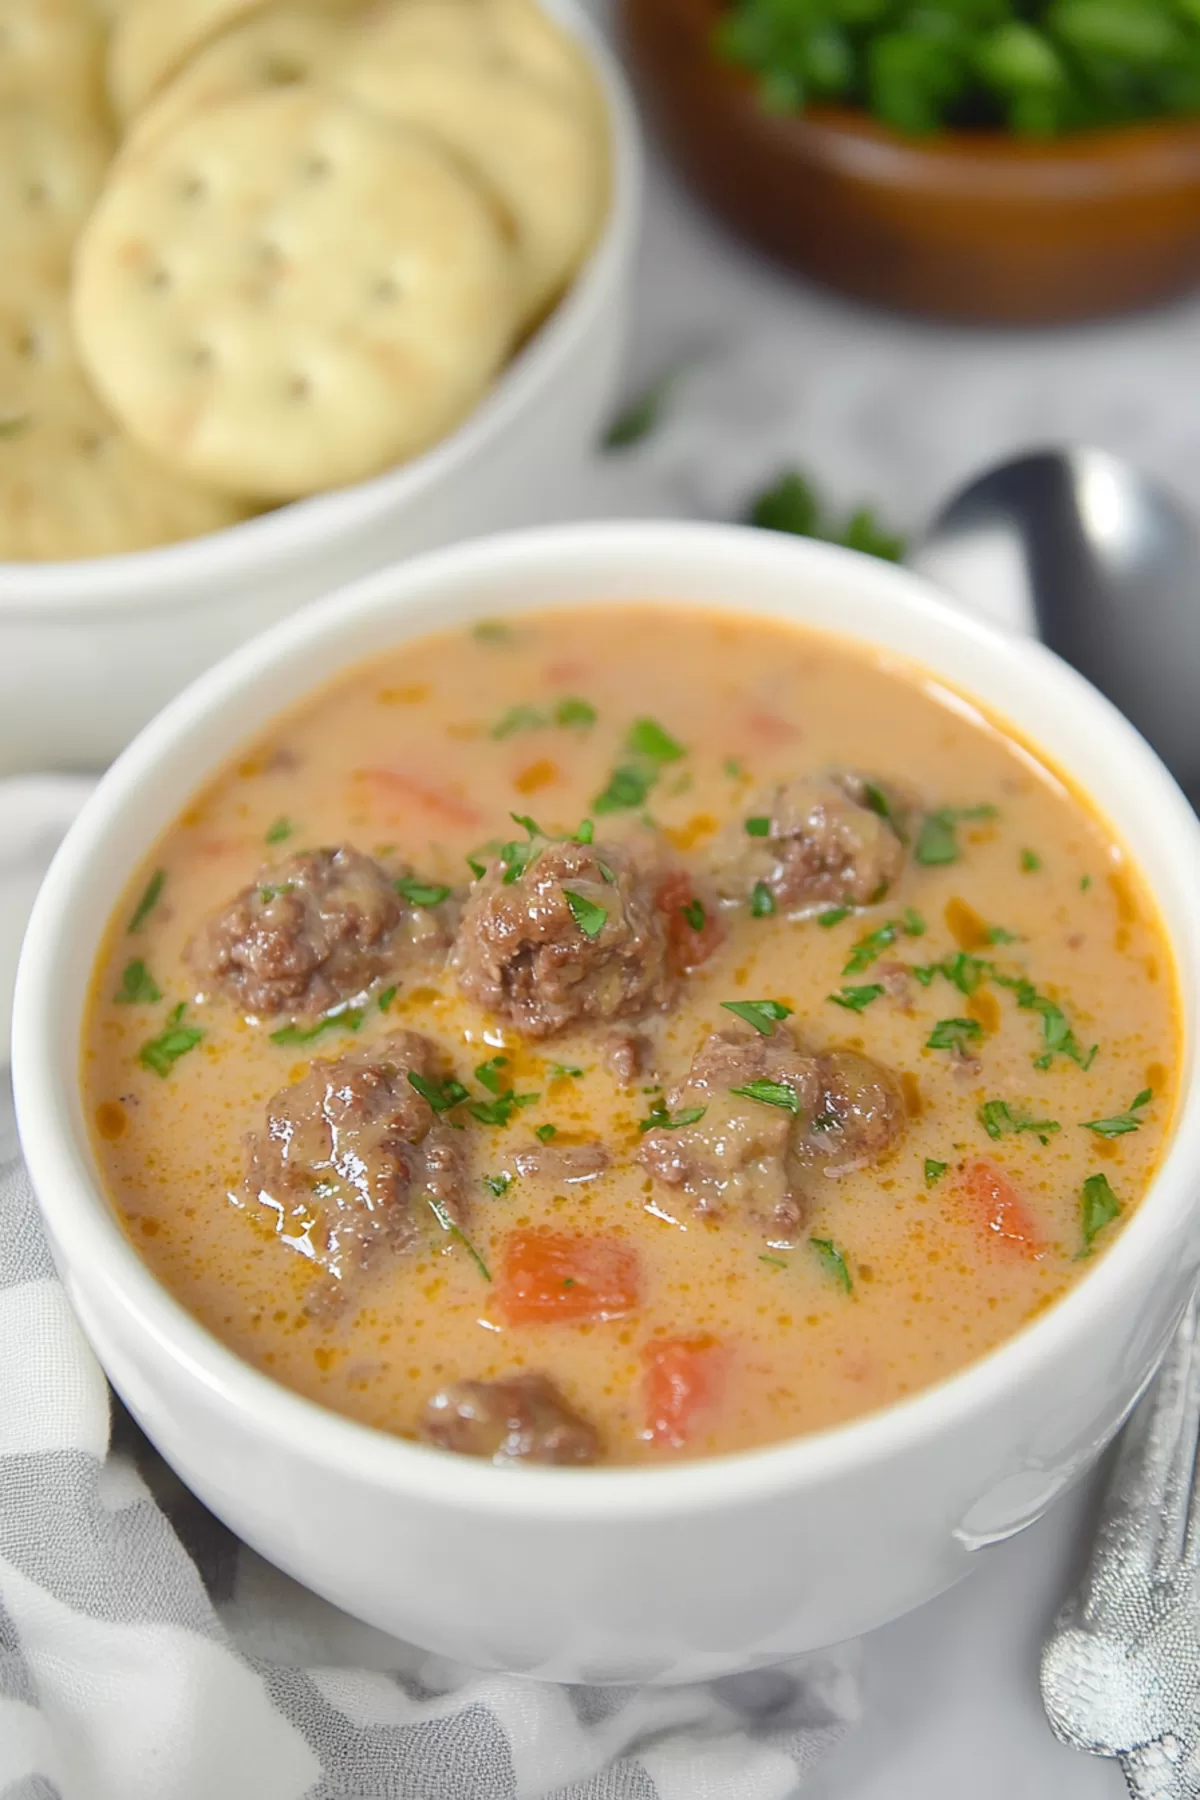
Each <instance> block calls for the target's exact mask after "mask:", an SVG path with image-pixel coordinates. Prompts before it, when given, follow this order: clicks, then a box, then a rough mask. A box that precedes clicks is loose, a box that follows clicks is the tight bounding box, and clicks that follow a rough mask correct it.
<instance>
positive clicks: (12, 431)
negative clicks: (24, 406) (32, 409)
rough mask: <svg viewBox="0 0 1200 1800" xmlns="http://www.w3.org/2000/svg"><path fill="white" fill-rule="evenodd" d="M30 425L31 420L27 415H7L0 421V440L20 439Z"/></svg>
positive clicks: (29, 415)
mask: <svg viewBox="0 0 1200 1800" xmlns="http://www.w3.org/2000/svg"><path fill="white" fill-rule="evenodd" d="M32 424H33V418H32V416H31V414H29V413H9V414H8V415H7V416H6V417H5V418H3V419H0V440H3V439H5V438H15V437H20V436H21V434H22V432H25V431H28V430H29V427H30V426H31V425H32Z"/></svg>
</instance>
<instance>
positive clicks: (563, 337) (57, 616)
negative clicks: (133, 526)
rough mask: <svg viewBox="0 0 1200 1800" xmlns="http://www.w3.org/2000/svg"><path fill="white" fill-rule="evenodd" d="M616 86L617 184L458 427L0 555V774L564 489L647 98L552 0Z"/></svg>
mask: <svg viewBox="0 0 1200 1800" xmlns="http://www.w3.org/2000/svg"><path fill="white" fill-rule="evenodd" d="M542 3H543V4H544V5H545V6H546V8H547V10H548V11H549V12H551V13H552V14H553V15H554V16H555V17H556V18H557V19H558V20H559V22H560V23H561V24H562V25H563V26H564V27H565V28H566V29H567V30H569V31H570V32H571V33H572V34H573V35H574V36H575V37H576V38H577V39H578V40H579V41H580V42H581V43H582V45H583V46H584V49H585V51H586V52H587V54H588V57H589V60H590V62H591V64H592V67H593V70H594V72H595V74H596V77H597V79H598V81H599V83H600V87H601V89H602V92H603V94H604V98H605V101H606V104H607V112H608V119H609V130H610V138H611V163H612V185H611V198H610V203H609V210H608V214H607V217H606V219H605V222H604V225H603V227H602V230H601V233H600V235H599V237H598V239H597V242H596V245H595V247H594V249H593V251H592V253H591V255H590V257H589V259H588V261H587V263H586V264H585V265H584V267H583V269H582V270H581V271H580V273H579V275H578V276H577V278H576V280H575V283H574V285H573V286H572V288H571V289H570V291H569V292H568V293H567V294H566V296H565V297H564V298H563V300H562V301H561V303H560V304H559V306H558V307H557V308H556V310H555V311H554V313H553V314H552V315H551V316H550V317H549V318H548V319H547V321H546V323H545V324H544V325H543V326H542V327H541V329H540V330H539V331H538V332H537V333H536V334H535V336H534V337H532V338H531V339H530V341H529V342H528V343H527V344H526V345H525V346H524V347H523V348H522V349H521V351H520V352H519V353H518V355H517V356H516V358H515V359H514V360H513V362H512V363H511V364H510V365H509V366H508V368H507V369H506V370H505V371H504V373H503V374H502V375H501V377H500V379H499V380H498V381H497V383H496V385H495V387H494V388H493V389H492V391H491V393H490V394H489V395H488V397H487V398H486V399H485V400H484V402H483V403H482V404H481V405H480V406H479V407H478V408H477V409H476V410H475V412H473V413H472V414H471V416H470V417H469V418H468V419H467V420H466V422H465V423H464V424H463V425H462V426H460V427H459V429H458V430H457V431H455V432H453V433H452V434H451V436H450V437H448V438H445V439H443V441H442V442H441V443H439V444H437V445H436V446H435V447H434V448H433V449H432V450H430V451H428V452H426V454H424V455H423V456H420V457H417V458H416V459H415V460H413V461H412V462H409V463H406V464H404V465H403V466H402V467H400V468H397V469H394V470H392V471H390V472H389V473H387V474H384V475H380V476H377V477H375V478H374V479H373V480H371V481H365V482H361V483H359V484H357V485H356V486H353V487H349V488H343V489H340V490H338V491H337V492H334V493H329V494H321V495H318V496H317V497H315V498H313V499H310V500H302V501H297V502H295V503H294V504H292V505H289V506H282V507H280V508H278V509H277V510H276V511H274V512H269V513H264V514H262V515H260V516H259V517H257V518H253V519H249V520H247V521H246V522H245V523H244V524H240V525H236V526H234V527H232V528H231V529H230V530H228V531H221V532H217V533H215V534H214V535H212V536H210V537H204V538H194V539H191V540H189V541H186V542H183V543H178V544H171V545H168V546H166V547H164V548H162V549H156V550H143V551H138V552H136V553H134V554H132V555H128V556H107V557H97V558H92V559H87V560H81V561H76V562H61V563H5V562H0V775H4V774H11V773H14V772H16V771H19V770H26V769H66V768H92V767H97V766H100V765H102V764H104V763H107V762H109V761H110V760H111V759H112V758H113V757H114V756H115V755H116V753H117V752H118V751H119V750H120V749H122V747H123V746H124V745H125V744H126V743H127V742H128V741H129V739H130V738H132V737H133V736H134V734H135V733H136V732H137V731H138V730H140V728H141V727H142V726H143V725H144V724H145V723H146V721H147V720H148V719H150V718H152V717H153V715H154V714H155V713H156V712H157V711H158V710H159V708H160V707H161V706H162V705H163V704H164V703H165V702H166V701H167V700H169V699H170V698H171V697H172V695H174V694H176V693H178V691H179V690H180V689H181V688H183V687H185V686H186V685H187V683H188V682H189V681H191V680H192V679H193V678H194V677H195V676H196V675H198V674H199V673H200V672H201V671H202V670H203V669H205V668H207V667H208V666H209V665H210V664H211V663H214V662H216V661H217V660H218V659H219V658H220V657H222V656H224V655H225V654H226V653H227V652H228V651H230V650H232V649H234V648H235V647H236V646H237V645H238V644H240V643H242V642H243V641H244V640H245V639H246V638H249V637H252V636H254V634H255V633H256V632H258V631H261V630H262V629H263V627H264V626H267V625H270V624H272V623H273V622H274V621H275V620H277V619H279V618H281V617H283V616H284V615H285V614H286V613H289V612H292V611H294V610H295V608H296V607H298V606H302V605H303V604H304V603H305V602H306V601H308V600H312V599H314V598H315V597H316V596H318V595H320V594H325V593H328V592H329V591H330V590H331V589H333V588H336V587H339V586H341V585H342V584H344V583H345V582H347V581H350V580H353V579H354V578H355V577H357V576H360V575H365V574H368V573H370V572H371V571H373V570H375V569H378V568H381V567H384V566H386V565H389V564H392V563H395V562H396V561H397V560H398V559H401V558H404V557H407V556H411V555H412V554H414V553H415V552H417V551H421V550H428V549H431V548H435V547H437V546H439V545H443V544H448V543H451V542H454V541H456V540H458V539H461V538H466V537H474V536H478V535H480V534H482V533H485V532H489V531H493V530H495V529H497V528H498V527H500V526H503V525H510V524H517V523H527V522H533V521H534V520H536V519H537V518H539V517H542V516H545V512H546V509H547V508H548V507H552V506H553V497H554V495H555V494H556V493H558V492H561V491H562V490H563V485H564V483H565V482H566V481H568V480H569V477H570V474H571V471H572V470H573V469H576V468H578V466H579V465H580V463H581V461H582V458H583V456H584V454H585V453H586V452H587V450H588V449H589V448H590V447H591V446H592V445H593V444H594V442H595V439H596V437H597V434H598V431H599V429H600V425H601V422H602V420H603V419H604V417H605V415H606V413H607V411H608V409H609V407H610V406H611V404H612V400H613V396H614V392H615V388H616V381H617V376H618V369H619V362H620V355H621V350H622V347H623V342H624V332H625V321H626V311H627V300H628V292H629V286H630V275H631V269H632V261H633V254H634V248H635V243H636V238H637V225H638V215H639V210H640V191H641V177H642V159H641V145H640V139H639V136H638V127H637V120H636V114H635V112H634V108H633V105H632V102H631V100H630V97H629V93H628V90H627V88H626V86H625V83H624V80H623V78H622V76H621V73H620V70H619V69H618V67H617V65H616V63H615V62H614V60H613V58H612V57H611V56H610V55H609V53H608V51H607V50H606V48H605V46H604V45H603V43H602V42H601V41H600V39H599V38H598V36H597V34H596V32H595V31H594V29H593V28H592V27H591V25H590V24H589V22H588V20H587V18H586V16H585V14H584V12H583V9H582V6H581V5H580V0H542Z"/></svg>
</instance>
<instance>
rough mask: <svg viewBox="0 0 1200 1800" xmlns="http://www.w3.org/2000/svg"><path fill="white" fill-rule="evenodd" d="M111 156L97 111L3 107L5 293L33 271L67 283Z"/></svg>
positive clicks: (0, 288)
mask: <svg viewBox="0 0 1200 1800" xmlns="http://www.w3.org/2000/svg"><path fill="white" fill-rule="evenodd" d="M111 155H112V134H111V132H110V131H109V130H108V129H107V127H106V126H105V125H104V124H103V123H102V121H101V120H100V118H99V116H98V114H97V113H95V112H89V111H88V109H86V108H83V107H79V108H71V109H68V108H67V107H66V106H56V107H50V106H46V105H44V104H42V103H41V102H40V101H37V100H18V99H11V100H8V101H0V245H2V246H3V257H2V258H0V294H2V293H3V292H4V289H5V287H6V286H7V285H8V284H9V283H10V282H11V280H12V279H13V277H14V275H18V274H21V273H23V272H24V271H27V270H34V271H40V272H42V273H44V274H45V275H46V276H47V277H49V276H51V275H53V274H54V273H55V272H57V273H58V274H59V275H60V276H63V277H65V272H66V269H67V265H68V263H69V262H70V258H71V250H72V247H73V246H74V243H75V239H76V238H77V237H78V235H79V233H80V231H81V230H82V229H83V225H84V222H85V221H86V219H87V217H88V214H89V213H90V212H91V210H92V207H93V205H94V204H95V200H96V196H97V195H98V194H99V192H100V189H101V187H102V186H103V183H104V176H105V171H106V170H107V168H108V163H109V158H110V156H111Z"/></svg>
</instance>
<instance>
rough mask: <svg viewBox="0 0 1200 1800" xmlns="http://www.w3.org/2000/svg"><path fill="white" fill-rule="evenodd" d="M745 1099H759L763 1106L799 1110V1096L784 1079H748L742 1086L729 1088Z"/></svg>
mask: <svg viewBox="0 0 1200 1800" xmlns="http://www.w3.org/2000/svg"><path fill="white" fill-rule="evenodd" d="M729 1091H730V1093H731V1094H741V1095H742V1096H743V1098H744V1099H746V1100H759V1101H761V1102H762V1104H763V1105H764V1106H779V1107H782V1108H783V1110H784V1111H785V1112H790V1113H798V1112H799V1111H800V1096H799V1095H798V1094H797V1092H796V1090H795V1088H792V1087H789V1086H788V1084H787V1082H786V1081H748V1082H747V1083H746V1085H745V1086H744V1087H735V1088H730V1090H729Z"/></svg>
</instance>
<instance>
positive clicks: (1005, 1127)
mask: <svg viewBox="0 0 1200 1800" xmlns="http://www.w3.org/2000/svg"><path fill="white" fill-rule="evenodd" d="M979 1123H980V1124H981V1125H982V1126H983V1129H984V1130H985V1131H986V1132H987V1134H988V1136H989V1137H990V1138H1002V1137H1009V1136H1012V1135H1014V1134H1016V1133H1018V1132H1022V1131H1028V1132H1031V1133H1032V1134H1033V1136H1034V1137H1036V1138H1038V1139H1039V1140H1040V1141H1041V1142H1042V1143H1043V1144H1048V1143H1049V1142H1050V1138H1051V1136H1052V1135H1053V1133H1054V1132H1056V1131H1061V1130H1062V1126H1061V1125H1060V1124H1059V1122H1058V1120H1057V1119H1031V1118H1029V1117H1028V1115H1027V1114H1025V1113H1022V1112H1014V1111H1013V1109H1012V1107H1011V1106H1010V1105H1009V1104H1008V1101H1007V1100H985V1101H984V1103H983V1105H982V1106H981V1107H980V1109H979Z"/></svg>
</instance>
